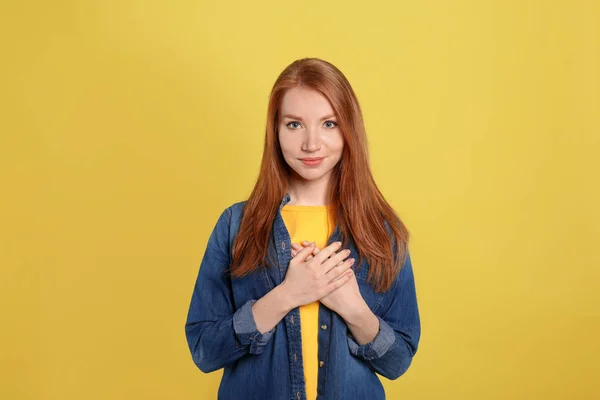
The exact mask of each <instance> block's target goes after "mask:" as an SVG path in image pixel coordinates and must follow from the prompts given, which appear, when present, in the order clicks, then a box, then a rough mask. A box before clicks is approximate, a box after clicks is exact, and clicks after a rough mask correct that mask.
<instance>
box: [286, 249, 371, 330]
mask: <svg viewBox="0 0 600 400" xmlns="http://www.w3.org/2000/svg"><path fill="white" fill-rule="evenodd" d="M308 245H309V242H307V241H304V242H302V244H299V243H293V244H292V257H295V256H296V254H298V252H299V251H300V250H302V248H303V247H306V246H308ZM319 251H320V250H319V248H318V247H315V250H314V251H313V255H316V254H317V253H318V252H319ZM308 257H309V258H307V260H308V259H310V258H311V257H312V256H308ZM325 272H327V271H325ZM319 301H320V302H321V303H323V305H324V306H325V307H327V308H329V309H330V310H332V311H335V312H336V313H338V314H339V315H340V316H341V317H342V318H344V319H348V318H350V317H351V316H352V313H353V312H355V311H358V310H363V309H364V307H365V306H366V303H365V301H364V299H363V297H362V295H361V294H360V290H359V289H358V282H357V281H356V276H355V275H354V272H353V273H352V277H351V278H350V280H349V281H348V282H347V283H346V284H344V285H343V286H342V287H340V288H339V289H336V290H334V291H333V292H331V293H329V294H328V295H326V296H325V297H322V298H321V299H320V300H319Z"/></svg>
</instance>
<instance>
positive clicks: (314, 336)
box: [281, 205, 335, 400]
mask: <svg viewBox="0 0 600 400" xmlns="http://www.w3.org/2000/svg"><path fill="white" fill-rule="evenodd" d="M281 216H282V217H283V220H284V222H285V225H286V227H287V230H288V232H289V233H290V238H291V239H292V243H300V244H302V241H304V240H307V241H309V242H315V243H316V245H317V247H318V248H319V249H323V248H324V247H325V246H326V245H327V240H328V239H329V236H330V235H331V234H332V233H333V229H334V228H335V224H334V221H333V218H332V217H333V216H332V215H331V214H329V215H328V213H327V206H293V205H285V206H283V208H282V209H281ZM328 216H329V218H328ZM300 327H301V329H300V332H301V336H302V346H301V347H302V361H303V366H304V380H305V382H306V398H307V399H308V400H311V399H316V398H317V378H318V374H319V359H318V350H319V347H318V335H319V301H315V302H313V303H310V304H307V305H304V306H300Z"/></svg>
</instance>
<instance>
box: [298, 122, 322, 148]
mask: <svg viewBox="0 0 600 400" xmlns="http://www.w3.org/2000/svg"><path fill="white" fill-rule="evenodd" d="M305 132H306V134H305V135H304V142H303V143H302V150H304V151H307V152H310V153H314V152H315V151H318V150H319V149H320V148H321V140H320V137H319V131H318V130H317V129H314V128H307V129H306V130H305Z"/></svg>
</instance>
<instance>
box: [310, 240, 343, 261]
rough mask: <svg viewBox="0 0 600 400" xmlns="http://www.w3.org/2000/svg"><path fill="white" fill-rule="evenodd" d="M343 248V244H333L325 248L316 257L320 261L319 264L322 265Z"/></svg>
mask: <svg viewBox="0 0 600 400" xmlns="http://www.w3.org/2000/svg"><path fill="white" fill-rule="evenodd" d="M341 246H342V242H333V243H331V244H330V245H329V246H327V247H325V248H324V249H323V250H321V251H319V253H318V254H317V255H316V256H315V258H316V259H318V262H319V264H322V263H323V261H325V260H326V259H327V258H329V256H331V255H332V254H333V253H335V252H336V251H337V250H339V248H340V247H341Z"/></svg>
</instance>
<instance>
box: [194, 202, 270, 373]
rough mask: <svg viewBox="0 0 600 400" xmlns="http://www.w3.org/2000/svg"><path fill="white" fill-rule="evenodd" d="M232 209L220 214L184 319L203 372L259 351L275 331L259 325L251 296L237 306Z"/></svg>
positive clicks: (196, 362)
mask: <svg viewBox="0 0 600 400" xmlns="http://www.w3.org/2000/svg"><path fill="white" fill-rule="evenodd" d="M230 222H231V209H230V208H228V209H226V210H225V211H223V213H222V214H221V216H220V217H219V219H218V221H217V223H216V225H215V227H214V229H213V231H212V233H211V235H210V237H209V239H208V243H207V246H206V251H205V252H204V256H203V258H202V262H201V264H200V270H199V272H198V277H197V279H196V284H195V286H194V291H193V294H192V299H191V302H190V307H189V311H188V316H187V320H186V323H185V334H186V338H187V342H188V346H189V349H190V352H191V355H192V359H193V360H194V363H195V364H196V366H198V368H199V369H200V370H201V371H203V372H212V371H215V370H217V369H220V368H223V367H224V366H225V365H227V364H229V363H231V362H234V361H236V360H238V359H239V358H241V357H243V356H246V355H248V354H254V355H258V354H260V353H261V352H262V350H263V348H264V346H265V345H266V344H267V343H268V341H269V340H270V338H271V336H272V334H273V331H274V330H275V328H273V330H272V331H270V332H266V333H264V334H261V333H260V332H259V331H258V330H257V329H256V323H255V321H254V317H253V314H252V304H253V302H254V301H256V300H250V301H248V302H246V303H245V304H243V305H242V306H241V307H239V308H238V309H236V307H235V302H234V299H233V292H232V288H231V278H230V275H229V273H228V272H226V270H227V269H228V267H229V266H230V264H231V255H230V251H229V227H230Z"/></svg>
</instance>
